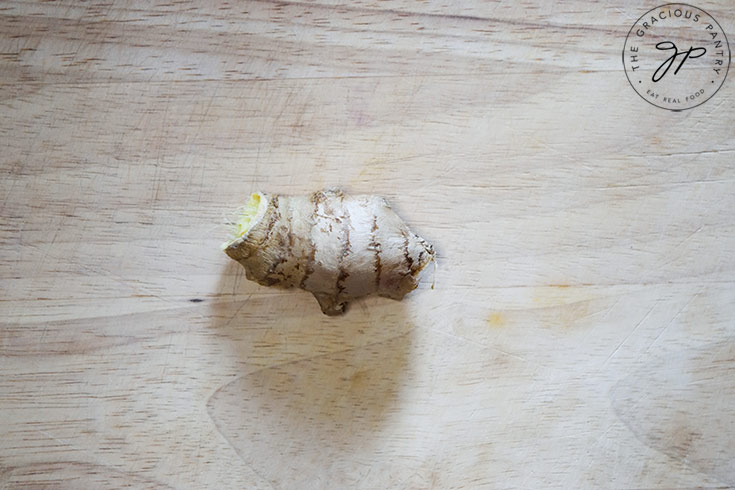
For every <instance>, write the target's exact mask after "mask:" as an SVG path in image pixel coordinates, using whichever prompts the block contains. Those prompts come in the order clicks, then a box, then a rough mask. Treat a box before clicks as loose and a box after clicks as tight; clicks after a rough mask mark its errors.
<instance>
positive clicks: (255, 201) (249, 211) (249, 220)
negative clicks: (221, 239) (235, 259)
mask: <svg viewBox="0 0 735 490" xmlns="http://www.w3.org/2000/svg"><path fill="white" fill-rule="evenodd" d="M265 204H266V203H265V202H264V201H263V200H262V199H261V197H260V194H251V195H250V200H249V201H248V203H247V204H246V205H244V206H243V207H241V208H240V209H239V213H238V216H237V218H236V220H235V222H234V223H233V225H232V226H233V228H232V233H233V237H232V239H231V240H229V241H227V242H225V243H223V244H222V249H225V248H227V246H228V245H230V243H232V242H233V241H234V240H237V239H238V238H240V237H241V236H243V235H245V234H246V233H247V232H248V231H250V228H252V227H253V226H255V223H257V221H258V218H260V217H261V215H262V214H263V210H262V209H261V208H263V207H264V205H265Z"/></svg>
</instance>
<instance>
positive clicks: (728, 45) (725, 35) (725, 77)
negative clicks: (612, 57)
mask: <svg viewBox="0 0 735 490" xmlns="http://www.w3.org/2000/svg"><path fill="white" fill-rule="evenodd" d="M671 5H683V6H684V7H691V8H694V9H697V10H699V11H700V12H704V13H705V14H707V16H709V18H710V19H712V20H713V21H714V23H715V24H717V27H719V28H720V31H721V32H722V37H724V38H725V44H727V69H726V70H725V76H723V77H722V82H720V86H719V87H717V90H715V91H714V92H713V93H712V95H710V96H709V97H708V98H707V99H705V100H703V101H702V102H700V103H699V104H697V105H693V106H691V107H687V108H685V109H669V108H668V107H661V106H660V105H656V104H654V103H653V102H651V101H650V100H648V99H646V98H645V97H643V96H642V95H641V94H640V93H638V91H637V90H636V89H635V85H633V82H631V81H630V77H629V76H628V69H627V68H626V66H625V47H626V46H627V45H628V38H629V37H630V33H631V32H633V28H635V26H637V25H638V22H639V21H640V20H641V19H642V18H643V17H645V16H646V15H648V14H650V13H651V12H653V11H654V10H657V9H660V8H662V7H668V6H671ZM622 61H623V71H624V72H625V78H627V79H628V84H629V85H630V87H631V88H632V89H633V92H635V93H636V94H637V95H638V96H639V97H640V98H641V99H643V100H645V101H646V102H648V103H649V104H651V105H652V106H654V107H658V108H659V109H663V110H665V111H672V112H683V111H688V110H689V109H694V108H695V107H699V106H701V105H702V104H704V103H705V102H707V101H708V100H710V99H711V98H712V97H714V96H715V94H717V92H719V91H720V89H721V88H722V86H723V85H724V84H725V80H726V79H727V74H728V73H729V72H730V63H731V62H732V50H731V49H730V41H728V39H727V34H725V29H723V28H722V26H721V25H720V23H719V22H717V19H715V18H714V17H712V15H710V13H709V12H707V11H706V10H704V9H701V8H699V7H697V6H696V5H691V4H688V3H678V2H673V3H664V4H662V5H659V6H658V7H654V8H652V9H651V10H649V11H647V12H645V13H644V14H643V15H641V16H640V17H638V19H637V20H636V21H635V22H634V23H633V25H632V26H631V27H630V30H629V31H628V34H627V35H626V36H625V42H624V43H623V52H622Z"/></svg>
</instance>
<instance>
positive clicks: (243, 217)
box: [235, 194, 260, 238]
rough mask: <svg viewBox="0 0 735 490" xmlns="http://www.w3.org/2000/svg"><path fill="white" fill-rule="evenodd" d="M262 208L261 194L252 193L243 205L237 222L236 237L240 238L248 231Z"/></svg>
mask: <svg viewBox="0 0 735 490" xmlns="http://www.w3.org/2000/svg"><path fill="white" fill-rule="evenodd" d="M259 209H260V195H259V194H252V195H251V196H250V201H248V203H247V204H246V205H245V206H243V208H242V211H241V212H240V216H239V217H238V218H237V221H236V222H235V237H237V238H239V237H241V236H243V235H244V234H245V233H247V232H248V230H249V229H250V226H251V225H252V224H254V223H253V220H254V218H255V217H256V216H257V215H258V210H259Z"/></svg>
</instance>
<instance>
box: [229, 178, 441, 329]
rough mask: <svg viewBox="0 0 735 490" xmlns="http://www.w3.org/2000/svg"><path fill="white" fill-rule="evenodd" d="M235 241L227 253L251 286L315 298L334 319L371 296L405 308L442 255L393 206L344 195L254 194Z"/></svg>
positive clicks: (327, 192) (244, 210)
mask: <svg viewBox="0 0 735 490" xmlns="http://www.w3.org/2000/svg"><path fill="white" fill-rule="evenodd" d="M234 234H235V237H234V238H233V239H232V240H230V241H229V242H227V243H225V244H224V245H223V248H224V251H225V253H226V254H227V255H229V256H230V257H231V258H233V259H234V260H236V261H238V262H239V263H240V264H241V265H242V266H243V267H244V268H245V275H246V277H247V278H248V279H249V280H251V281H255V282H257V283H258V284H261V285H264V286H277V287H282V288H290V287H299V288H301V289H304V290H306V291H309V292H311V293H312V294H313V295H314V297H315V298H316V299H317V301H318V302H319V306H321V309H322V312H323V313H325V314H327V315H339V314H341V313H344V310H345V306H346V305H347V303H348V302H349V301H351V300H353V299H357V298H360V297H363V296H368V295H371V294H377V295H379V296H384V297H388V298H392V299H395V300H401V299H402V298H403V296H405V295H406V294H407V293H408V292H410V291H411V290H413V289H415V288H416V287H417V286H418V283H419V280H420V273H421V272H422V271H423V270H424V269H425V267H426V266H427V265H428V264H429V263H430V262H432V261H433V260H434V248H433V247H432V246H431V245H429V244H428V243H426V241H425V240H424V239H422V238H421V237H419V236H418V235H416V234H415V233H413V232H411V231H410V230H409V229H408V226H406V224H405V223H404V222H403V220H401V218H399V217H398V215H396V214H395V213H394V212H393V210H392V209H391V208H390V206H389V205H388V203H387V202H386V201H385V199H383V198H382V197H378V196H370V195H358V196H348V195H347V194H345V193H344V192H342V191H341V190H339V189H328V190H324V191H318V192H315V193H313V194H311V195H310V196H286V195H270V194H266V193H262V192H258V193H255V194H252V195H251V197H250V202H249V203H248V204H247V205H246V206H244V207H243V208H242V209H241V212H240V215H239V217H238V220H237V222H236V224H235V227H234Z"/></svg>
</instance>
